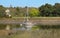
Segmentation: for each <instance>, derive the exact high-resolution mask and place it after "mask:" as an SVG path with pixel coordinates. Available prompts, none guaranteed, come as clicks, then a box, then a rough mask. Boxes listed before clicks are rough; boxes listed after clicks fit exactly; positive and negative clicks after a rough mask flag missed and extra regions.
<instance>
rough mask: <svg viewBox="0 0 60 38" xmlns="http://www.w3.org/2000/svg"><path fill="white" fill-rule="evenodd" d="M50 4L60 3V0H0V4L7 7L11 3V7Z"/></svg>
mask: <svg viewBox="0 0 60 38" xmlns="http://www.w3.org/2000/svg"><path fill="white" fill-rule="evenodd" d="M46 3H48V4H52V5H54V4H55V3H60V0H0V5H3V6H5V7H9V6H10V5H12V7H17V6H19V7H25V6H28V7H39V6H41V5H44V4H46Z"/></svg>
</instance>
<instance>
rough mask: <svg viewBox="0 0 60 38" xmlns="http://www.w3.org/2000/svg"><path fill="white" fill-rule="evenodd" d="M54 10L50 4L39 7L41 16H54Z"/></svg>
mask: <svg viewBox="0 0 60 38" xmlns="http://www.w3.org/2000/svg"><path fill="white" fill-rule="evenodd" d="M53 10H54V8H53V6H52V5H50V4H45V5H42V6H41V7H39V12H40V16H52V12H53Z"/></svg>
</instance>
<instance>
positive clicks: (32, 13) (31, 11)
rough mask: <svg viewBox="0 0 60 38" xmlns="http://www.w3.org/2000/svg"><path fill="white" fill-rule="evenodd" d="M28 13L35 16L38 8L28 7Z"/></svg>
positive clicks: (37, 14)
mask: <svg viewBox="0 0 60 38" xmlns="http://www.w3.org/2000/svg"><path fill="white" fill-rule="evenodd" d="M29 15H30V16H31V17H37V16H39V10H38V9H37V8H31V9H29Z"/></svg>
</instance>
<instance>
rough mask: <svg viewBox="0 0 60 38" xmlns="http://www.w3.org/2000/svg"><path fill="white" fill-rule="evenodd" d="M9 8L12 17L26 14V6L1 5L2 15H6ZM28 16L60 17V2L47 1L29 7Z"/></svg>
mask: <svg viewBox="0 0 60 38" xmlns="http://www.w3.org/2000/svg"><path fill="white" fill-rule="evenodd" d="M6 9H9V10H10V14H11V15H12V17H24V16H26V12H27V10H26V9H27V8H26V7H12V6H11V7H4V6H3V5H0V17H5V16H6V15H5V14H6V13H5V10H6ZM28 16H30V17H60V3H55V4H54V5H51V4H48V3H46V4H45V5H41V6H40V7H38V8H36V7H28Z"/></svg>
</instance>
